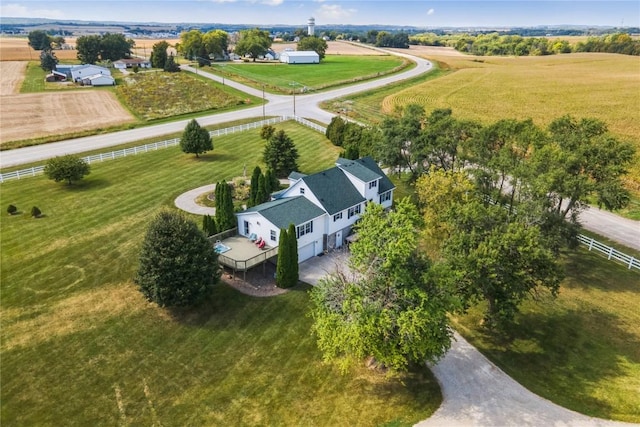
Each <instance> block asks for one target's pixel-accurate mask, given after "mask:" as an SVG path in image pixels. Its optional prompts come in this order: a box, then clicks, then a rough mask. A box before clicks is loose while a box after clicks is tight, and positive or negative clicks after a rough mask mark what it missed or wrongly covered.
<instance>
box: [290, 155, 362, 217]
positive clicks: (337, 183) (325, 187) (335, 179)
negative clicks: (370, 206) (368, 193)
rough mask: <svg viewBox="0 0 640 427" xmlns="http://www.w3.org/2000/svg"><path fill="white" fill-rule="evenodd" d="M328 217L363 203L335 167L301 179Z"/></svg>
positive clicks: (353, 188)
mask: <svg viewBox="0 0 640 427" xmlns="http://www.w3.org/2000/svg"><path fill="white" fill-rule="evenodd" d="M302 180H303V181H304V183H305V184H307V186H308V187H309V190H311V192H312V193H313V194H314V195H315V196H316V197H317V198H318V200H319V201H320V203H321V204H322V206H323V207H324V209H325V210H326V211H327V213H328V214H329V215H333V214H335V213H338V212H341V211H343V210H345V209H348V208H350V207H352V206H355V205H357V204H358V203H362V202H364V201H365V198H364V197H362V195H360V193H358V190H356V189H355V187H354V186H353V184H352V183H351V181H349V178H347V176H346V175H345V174H344V172H342V171H341V170H340V169H338V168H337V167H335V168H331V169H327V170H325V171H322V172H318V173H316V174H313V175H308V176H305V177H304V178H302Z"/></svg>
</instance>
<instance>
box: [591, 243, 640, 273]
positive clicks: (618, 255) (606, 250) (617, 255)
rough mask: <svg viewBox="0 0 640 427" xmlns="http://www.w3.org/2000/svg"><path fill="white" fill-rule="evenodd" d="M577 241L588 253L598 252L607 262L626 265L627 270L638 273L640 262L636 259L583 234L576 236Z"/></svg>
mask: <svg viewBox="0 0 640 427" xmlns="http://www.w3.org/2000/svg"><path fill="white" fill-rule="evenodd" d="M578 241H579V242H580V243H582V244H583V245H586V246H588V247H589V250H590V251H591V250H594V251H597V252H600V253H602V254H604V255H606V256H607V259H609V260H613V261H619V262H621V263H623V264H624V265H626V266H627V268H628V269H632V268H633V269H636V270H638V271H640V260H638V259H637V258H634V257H632V256H629V255H627V254H624V253H622V252H620V251H618V250H616V249H614V248H612V247H611V246H607V245H604V244H602V243H600V242H598V241H597V240H595V239H593V238H592V237H588V236H585V235H584V234H579V235H578Z"/></svg>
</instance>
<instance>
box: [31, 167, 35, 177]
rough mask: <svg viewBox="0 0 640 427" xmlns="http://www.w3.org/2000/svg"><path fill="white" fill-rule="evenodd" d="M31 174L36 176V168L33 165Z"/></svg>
mask: <svg viewBox="0 0 640 427" xmlns="http://www.w3.org/2000/svg"><path fill="white" fill-rule="evenodd" d="M31 176H36V168H35V167H31Z"/></svg>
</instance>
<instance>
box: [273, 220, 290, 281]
mask: <svg viewBox="0 0 640 427" xmlns="http://www.w3.org/2000/svg"><path fill="white" fill-rule="evenodd" d="M288 234H289V233H288V232H287V230H286V229H284V228H283V229H281V230H280V241H279V242H278V263H277V265H276V284H277V285H278V286H279V287H281V288H288V287H290V284H289V275H288V273H289V270H290V268H289V259H290V258H291V256H290V253H289V252H290V251H291V246H290V245H289V235H288Z"/></svg>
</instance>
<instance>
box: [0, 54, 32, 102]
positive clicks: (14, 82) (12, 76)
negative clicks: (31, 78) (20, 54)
mask: <svg viewBox="0 0 640 427" xmlns="http://www.w3.org/2000/svg"><path fill="white" fill-rule="evenodd" d="M26 69H27V62H26V61H2V62H0V96H4V95H13V94H15V93H18V91H19V90H20V85H21V84H22V80H23V79H24V73H25V71H26Z"/></svg>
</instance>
